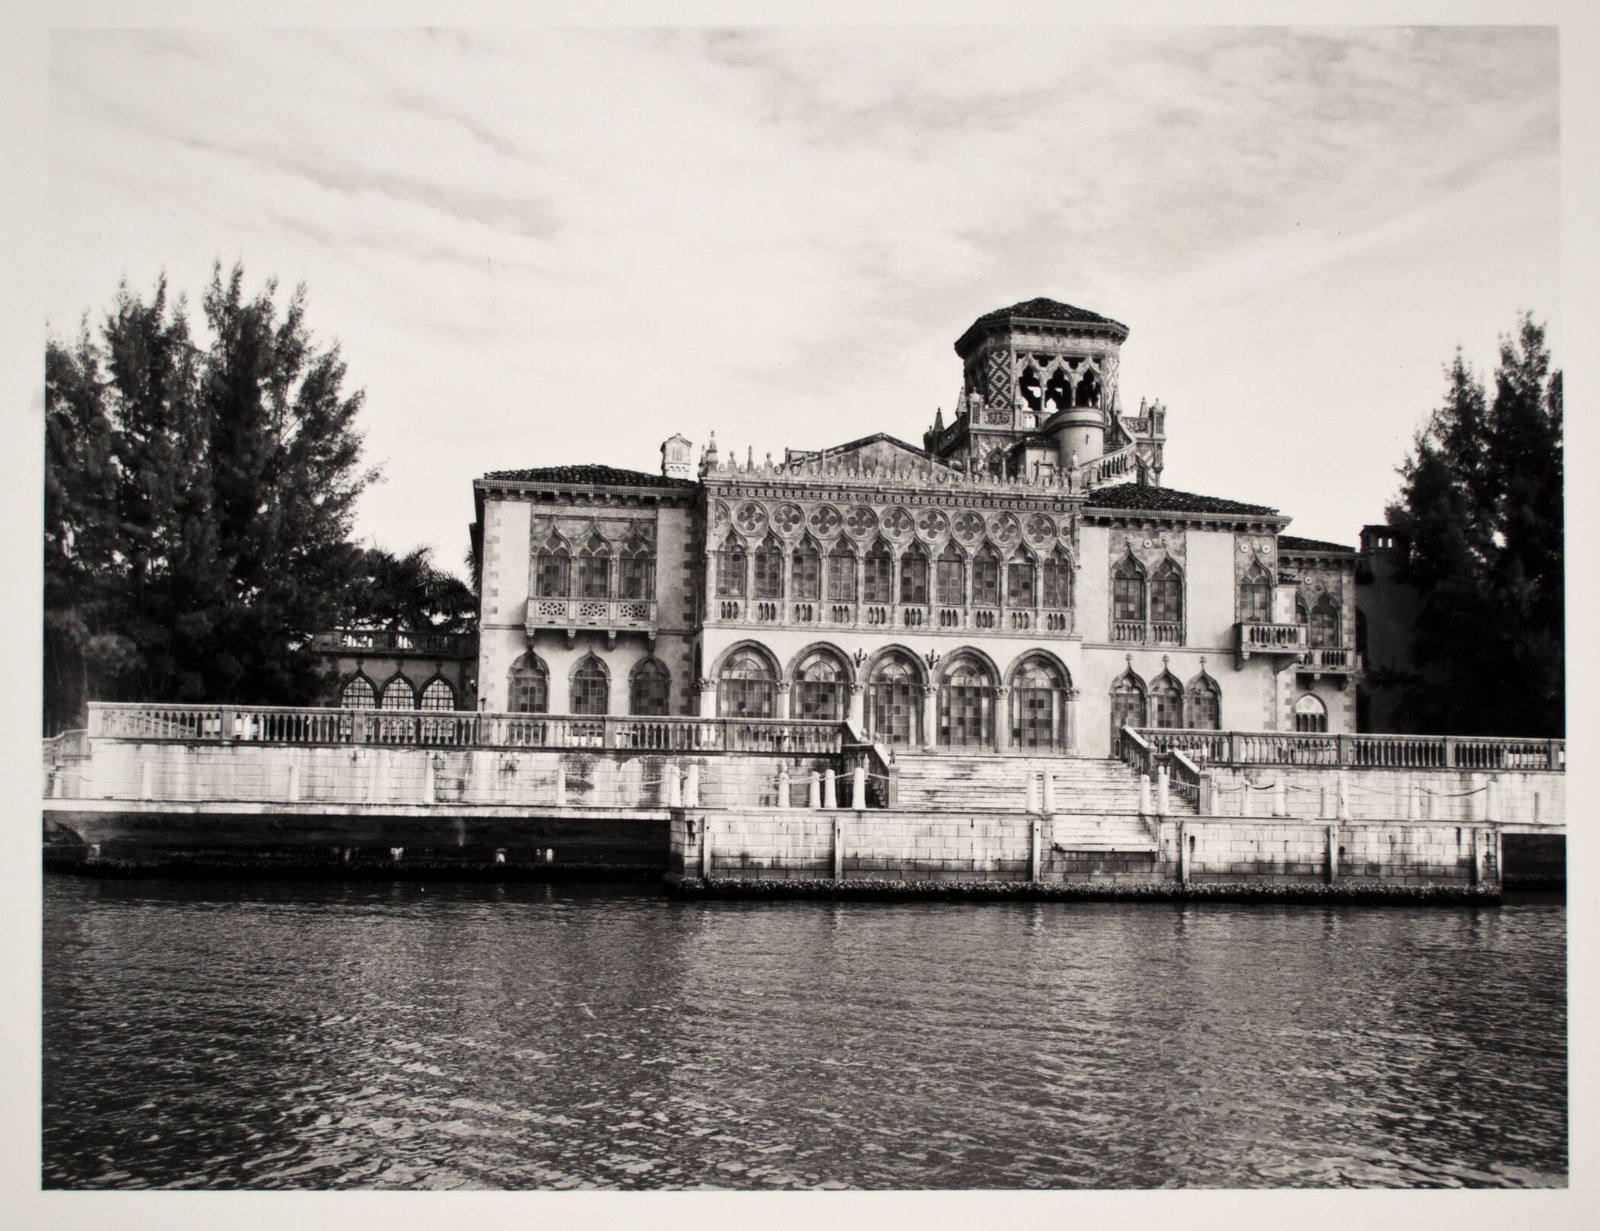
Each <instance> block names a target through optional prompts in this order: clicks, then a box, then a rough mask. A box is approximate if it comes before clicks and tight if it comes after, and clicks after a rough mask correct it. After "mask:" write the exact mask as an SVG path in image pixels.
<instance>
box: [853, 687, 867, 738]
mask: <svg viewBox="0 0 1600 1231" xmlns="http://www.w3.org/2000/svg"><path fill="white" fill-rule="evenodd" d="M866 691H867V686H866V685H865V684H862V683H859V682H857V683H854V684H852V685H850V729H851V730H852V731H854V732H855V733H856V734H857V735H865V734H866V729H867V722H866V701H865V699H864V697H863V695H862V694H864V693H865V692H866Z"/></svg>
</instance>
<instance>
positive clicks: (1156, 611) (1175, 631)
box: [1150, 558, 1183, 641]
mask: <svg viewBox="0 0 1600 1231" xmlns="http://www.w3.org/2000/svg"><path fill="white" fill-rule="evenodd" d="M1150 623H1151V624H1152V625H1155V626H1157V627H1156V628H1155V630H1154V632H1155V639H1156V640H1157V641H1177V640H1179V638H1180V636H1181V632H1182V629H1183V573H1182V572H1181V571H1180V570H1179V568H1178V566H1177V565H1176V564H1174V563H1173V562H1172V560H1171V559H1170V558H1169V559H1166V560H1163V561H1162V562H1161V563H1160V564H1159V565H1157V566H1156V571H1155V572H1154V573H1152V574H1151V575H1150ZM1162 625H1165V627H1160V626H1162Z"/></svg>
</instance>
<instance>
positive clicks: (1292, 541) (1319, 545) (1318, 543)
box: [1278, 534, 1356, 556]
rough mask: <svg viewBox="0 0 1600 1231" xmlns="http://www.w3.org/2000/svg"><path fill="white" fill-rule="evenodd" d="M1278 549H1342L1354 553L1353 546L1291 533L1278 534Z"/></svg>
mask: <svg viewBox="0 0 1600 1231" xmlns="http://www.w3.org/2000/svg"><path fill="white" fill-rule="evenodd" d="M1278 550H1279V551H1342V552H1347V553H1349V554H1350V555H1352V556H1353V555H1355V554H1356V549H1355V548H1354V547H1346V546H1345V545H1344V544H1343V543H1324V542H1323V541H1322V540H1321V539H1301V538H1296V537H1295V536H1294V535H1292V534H1280V535H1279V536H1278Z"/></svg>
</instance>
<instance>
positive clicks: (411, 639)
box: [311, 628, 478, 658]
mask: <svg viewBox="0 0 1600 1231" xmlns="http://www.w3.org/2000/svg"><path fill="white" fill-rule="evenodd" d="M311 648H312V649H314V650H316V651H318V652H319V653H323V654H346V655H378V654H381V655H388V656H393V657H401V658H404V657H427V658H475V657H476V656H477V653H478V647H477V644H476V638H475V637H474V635H473V634H472V633H428V632H419V633H413V632H397V631H391V630H388V629H369V628H336V629H333V630H331V631H329V632H324V633H317V634H316V635H315V636H314V637H313V638H312V639H311Z"/></svg>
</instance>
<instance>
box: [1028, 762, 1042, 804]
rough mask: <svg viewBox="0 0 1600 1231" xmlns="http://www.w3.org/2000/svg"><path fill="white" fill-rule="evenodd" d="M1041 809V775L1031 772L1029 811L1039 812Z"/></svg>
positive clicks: (1029, 780) (1029, 779)
mask: <svg viewBox="0 0 1600 1231" xmlns="http://www.w3.org/2000/svg"><path fill="white" fill-rule="evenodd" d="M1039 808H1040V803H1039V775H1038V774H1035V773H1031V772H1030V773H1029V774H1028V811H1029V812H1037V811H1039Z"/></svg>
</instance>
